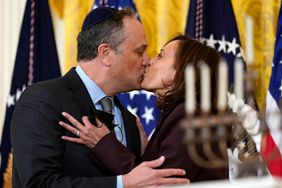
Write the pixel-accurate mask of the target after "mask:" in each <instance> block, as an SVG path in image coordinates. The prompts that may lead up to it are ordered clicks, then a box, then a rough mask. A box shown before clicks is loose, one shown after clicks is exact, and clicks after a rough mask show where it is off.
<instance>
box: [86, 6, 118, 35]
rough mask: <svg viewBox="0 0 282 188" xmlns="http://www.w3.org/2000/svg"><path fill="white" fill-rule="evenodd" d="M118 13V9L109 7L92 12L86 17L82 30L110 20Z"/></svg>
mask: <svg viewBox="0 0 282 188" xmlns="http://www.w3.org/2000/svg"><path fill="white" fill-rule="evenodd" d="M117 11H118V10H117V9H114V8H109V7H98V8H95V9H93V10H91V11H90V12H89V13H88V14H87V16H86V17H85V19H84V22H83V24H82V28H81V30H82V31H85V30H87V29H89V28H91V27H93V26H94V25H96V24H98V23H100V22H102V21H104V20H106V19H108V18H109V17H111V16H112V15H113V14H114V13H116V12H117Z"/></svg>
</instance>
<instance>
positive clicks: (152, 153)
mask: <svg viewBox="0 0 282 188" xmlns="http://www.w3.org/2000/svg"><path fill="white" fill-rule="evenodd" d="M185 116H186V113H185V104H184V103H181V104H179V105H177V106H176V107H175V108H174V109H173V110H172V112H171V113H168V114H164V115H163V117H162V118H161V119H160V121H159V124H158V126H157V127H156V129H155V132H154V133H153V135H152V137H151V139H150V140H149V143H148V145H147V147H146V150H145V152H144V154H143V156H142V158H141V159H140V158H139V157H137V156H136V155H134V154H133V153H132V152H130V151H129V150H128V149H127V148H125V147H123V146H122V145H121V144H120V143H119V142H118V141H117V140H116V139H115V138H114V137H113V136H112V135H111V134H108V135H106V136H105V137H103V138H102V139H101V140H100V141H99V142H98V144H97V145H96V146H95V148H94V149H93V150H92V151H91V152H92V159H93V160H94V161H96V162H97V163H99V164H100V165H101V167H103V168H104V169H108V170H109V171H112V172H115V173H116V174H125V173H128V172H129V171H130V170H131V169H132V168H134V166H136V165H137V164H139V163H140V162H142V161H149V160H153V159H156V158H158V157H160V156H162V155H163V156H165V158H166V160H165V162H164V164H163V165H162V166H161V168H182V169H184V170H185V171H186V176H185V177H186V178H188V179H189V180H190V182H198V181H207V180H217V179H228V167H226V168H219V169H207V168H203V167H201V166H198V165H197V164H195V163H194V162H193V160H192V159H191V157H190V155H189V154H188V152H187V147H186V145H185V144H184V143H183V136H184V131H183V130H182V129H181V128H180V121H181V120H183V118H185ZM105 145H111V147H109V148H108V150H107V151H106V152H105V153H104V155H103V156H102V155H100V153H101V150H102V149H103V147H104V146H105ZM215 149H216V147H215ZM113 152H119V155H118V159H116V160H119V163H116V162H113V161H106V160H105V159H106V158H105V156H108V155H110V154H112V153H113ZM199 152H200V153H201V150H200V151H199ZM201 154H202V153H201ZM227 165H228V162H227V161H226V166H227Z"/></svg>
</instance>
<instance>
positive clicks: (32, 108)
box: [11, 68, 140, 188]
mask: <svg viewBox="0 0 282 188" xmlns="http://www.w3.org/2000/svg"><path fill="white" fill-rule="evenodd" d="M116 101H117V100H116ZM117 103H118V104H117V106H118V107H119V108H120V110H121V113H122V116H123V120H124V124H125V130H126V139H127V145H128V146H127V148H128V149H129V150H130V151H131V152H132V153H134V154H135V155H136V156H139V155H140V137H139V132H138V129H137V127H136V124H135V116H133V115H132V114H131V113H130V112H129V111H127V110H126V109H125V108H124V107H123V106H122V105H121V104H120V103H119V102H118V101H117ZM90 105H93V102H92V101H91V98H90V96H89V94H88V92H87V89H86V87H85V86H84V84H83V82H82V81H81V79H80V78H79V76H78V75H77V73H76V72H75V70H74V68H73V69H72V70H70V71H69V72H68V73H67V74H66V75H65V76H63V77H61V78H58V79H54V80H50V81H46V82H41V83H37V84H34V85H32V86H30V87H28V88H27V89H26V90H25V91H24V92H23V93H22V95H21V97H20V99H19V101H18V102H17V105H16V108H15V111H14V114H13V119H12V122H11V140H12V146H13V155H14V157H13V178H12V181H13V187H15V188H19V187H76V188H77V187H83V188H87V187H89V188H90V187H91V188H93V187H116V176H115V174H114V173H112V172H110V171H108V170H107V169H102V168H101V167H100V166H99V165H98V164H97V163H96V162H95V161H93V160H91V158H90V157H89V153H90V152H91V149H88V148H87V147H85V146H84V145H80V144H75V143H70V142H66V141H64V140H62V139H61V136H62V135H69V136H72V137H73V136H74V135H73V134H72V133H70V132H68V131H66V130H65V129H64V128H62V127H61V126H60V125H59V121H61V120H64V118H63V116H62V115H61V113H62V112H63V111H65V112H68V113H70V114H71V115H73V116H74V117H75V118H76V119H77V120H80V121H81V118H82V116H85V115H89V113H90V112H89V106H90ZM107 147H108V146H106V148H104V150H107ZM114 155H117V154H116V153H115V154H114ZM109 160H112V158H109Z"/></svg>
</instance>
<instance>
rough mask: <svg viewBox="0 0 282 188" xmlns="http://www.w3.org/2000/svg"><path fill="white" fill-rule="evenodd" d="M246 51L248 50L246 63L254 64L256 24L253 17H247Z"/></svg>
mask: <svg viewBox="0 0 282 188" xmlns="http://www.w3.org/2000/svg"><path fill="white" fill-rule="evenodd" d="M245 27H246V34H245V50H246V61H247V63H249V64H252V63H253V62H254V45H253V41H254V29H253V28H254V23H253V19H252V17H250V16H249V15H247V14H246V15H245Z"/></svg>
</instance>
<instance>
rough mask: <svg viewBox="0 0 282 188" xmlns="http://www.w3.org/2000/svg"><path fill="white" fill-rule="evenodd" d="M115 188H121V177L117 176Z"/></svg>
mask: <svg viewBox="0 0 282 188" xmlns="http://www.w3.org/2000/svg"><path fill="white" fill-rule="evenodd" d="M117 188H123V183H122V175H118V176H117Z"/></svg>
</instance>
